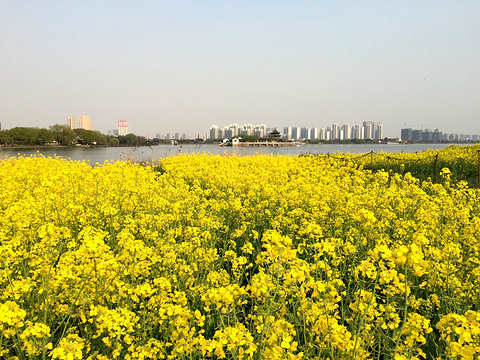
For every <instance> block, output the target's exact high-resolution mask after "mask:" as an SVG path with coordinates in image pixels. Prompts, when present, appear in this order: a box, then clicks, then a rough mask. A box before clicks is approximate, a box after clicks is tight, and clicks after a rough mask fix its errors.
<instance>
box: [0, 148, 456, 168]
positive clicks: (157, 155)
mask: <svg viewBox="0 0 480 360" xmlns="http://www.w3.org/2000/svg"><path fill="white" fill-rule="evenodd" d="M446 146H449V144H410V145H383V144H374V145H372V144H368V145H365V144H364V145H357V144H349V145H341V144H332V145H320V144H319V145H299V146H293V147H261V148H259V147H255V148H253V147H224V146H218V145H158V146H152V147H146V146H145V147H139V148H131V147H128V148H127V147H122V148H118V147H98V148H77V147H71V148H59V147H57V148H48V147H44V148H41V149H38V148H2V147H0V158H5V157H11V156H30V155H32V154H42V155H44V156H47V157H54V156H60V157H61V158H63V159H71V160H76V161H79V160H80V161H81V160H84V161H87V162H90V163H91V164H95V163H100V164H103V163H104V162H105V161H117V160H120V161H134V162H143V161H158V160H160V159H163V158H165V157H168V156H174V155H179V154H180V155H181V154H193V153H196V154H203V153H205V154H213V155H236V156H249V155H255V154H260V155H268V154H273V155H290V156H293V155H301V154H307V153H310V154H332V153H354V154H361V153H366V152H370V151H374V152H380V151H383V152H389V153H392V152H419V151H424V150H427V149H443V148H444V147H446Z"/></svg>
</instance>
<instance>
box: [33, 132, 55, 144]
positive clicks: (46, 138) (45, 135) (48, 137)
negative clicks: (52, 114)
mask: <svg viewBox="0 0 480 360" xmlns="http://www.w3.org/2000/svg"><path fill="white" fill-rule="evenodd" d="M54 140H55V135H54V133H53V131H52V130H48V129H38V130H37V134H36V144H37V145H45V144H48V143H51V142H53V141H54Z"/></svg>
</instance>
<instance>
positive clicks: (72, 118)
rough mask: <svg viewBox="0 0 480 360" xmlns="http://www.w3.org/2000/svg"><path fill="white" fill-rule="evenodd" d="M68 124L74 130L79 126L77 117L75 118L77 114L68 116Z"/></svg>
mask: <svg viewBox="0 0 480 360" xmlns="http://www.w3.org/2000/svg"><path fill="white" fill-rule="evenodd" d="M67 124H68V126H69V127H70V129H72V130H74V129H76V128H77V119H75V116H67Z"/></svg>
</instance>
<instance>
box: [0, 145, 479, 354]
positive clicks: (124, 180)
mask: <svg viewBox="0 0 480 360" xmlns="http://www.w3.org/2000/svg"><path fill="white" fill-rule="evenodd" d="M446 151H447V152H446V154H448V156H454V155H451V154H454V153H455V151H456V152H457V158H461V156H462V155H461V154H462V151H465V149H463V148H454V149H453V150H452V149H448V150H446ZM468 151H470V150H468ZM409 156H412V157H413V156H418V157H419V158H420V157H421V156H423V155H422V154H417V155H415V154H412V155H409ZM357 160H358V159H357V158H355V157H354V156H351V157H348V156H346V157H344V158H342V159H337V158H335V157H333V156H332V157H327V156H300V157H288V156H251V157H237V156H213V155H185V156H184V155H179V156H175V157H171V158H167V159H164V160H162V161H161V163H160V164H159V165H158V164H157V165H155V166H154V165H149V166H148V165H147V166H140V165H138V164H131V163H127V162H115V163H109V162H106V163H104V164H102V165H100V166H90V165H89V164H87V163H85V162H74V161H67V160H64V159H60V158H56V159H52V158H45V157H42V156H36V157H18V158H8V159H5V160H3V161H0V189H1V191H0V254H1V257H0V271H1V272H0V289H1V292H0V330H1V335H0V358H2V359H61V360H64V359H65V360H74V359H92V360H94V359H98V360H103V359H127V360H134V359H135V360H137V359H139V360H143V359H256V360H260V359H292V360H293V359H331V360H334V359H380V358H381V359H395V360H397V359H422V358H427V359H478V358H479V357H480V191H479V190H478V189H475V188H472V187H469V186H468V184H467V183H466V182H464V181H454V180H455V179H450V177H451V172H450V170H449V169H448V166H443V165H442V167H441V168H439V169H438V177H439V178H440V179H442V181H441V183H434V182H433V181H420V180H419V179H418V178H416V177H414V176H412V174H411V173H409V172H405V171H400V172H392V171H389V172H386V171H382V170H378V171H371V170H369V169H368V167H367V164H359V163H358V161H357ZM439 182H440V181H439Z"/></svg>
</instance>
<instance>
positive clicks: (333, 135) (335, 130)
mask: <svg viewBox="0 0 480 360" xmlns="http://www.w3.org/2000/svg"><path fill="white" fill-rule="evenodd" d="M338 136H339V131H338V124H335V123H333V124H332V131H331V137H330V139H331V140H338Z"/></svg>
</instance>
